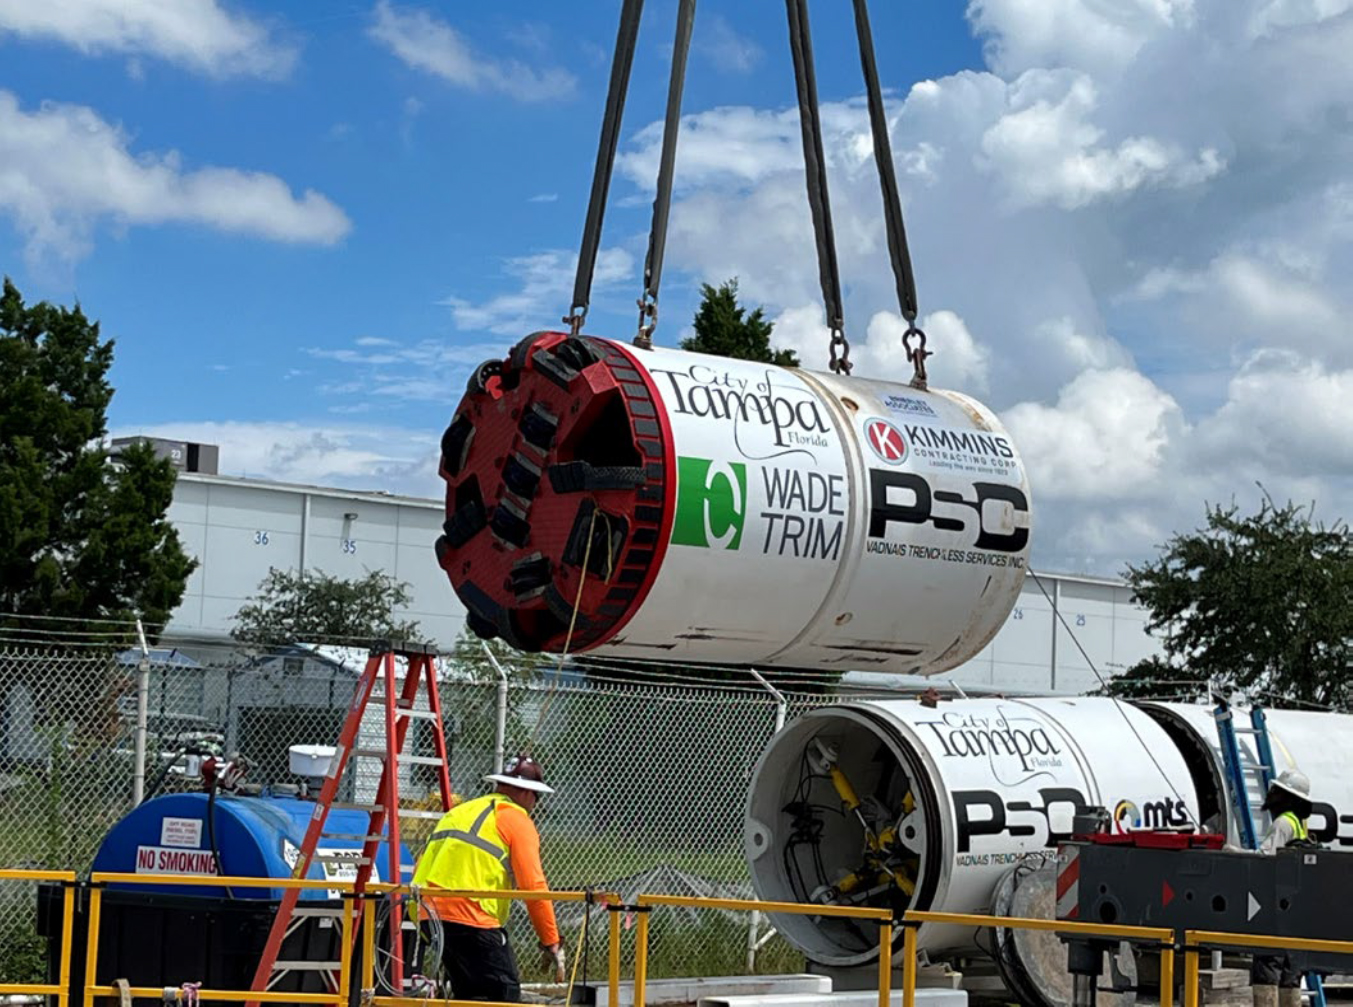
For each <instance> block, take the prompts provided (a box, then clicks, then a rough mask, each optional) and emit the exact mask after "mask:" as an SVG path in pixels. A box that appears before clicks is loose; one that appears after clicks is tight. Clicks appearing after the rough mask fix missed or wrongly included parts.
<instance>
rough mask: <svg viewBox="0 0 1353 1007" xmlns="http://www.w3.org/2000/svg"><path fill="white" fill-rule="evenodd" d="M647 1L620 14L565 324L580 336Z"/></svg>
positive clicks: (633, 0) (632, 0)
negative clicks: (571, 299) (585, 215)
mask: <svg viewBox="0 0 1353 1007" xmlns="http://www.w3.org/2000/svg"><path fill="white" fill-rule="evenodd" d="M643 9H644V2H643V0H625V5H624V7H623V8H622V9H621V11H620V27H619V29H618V30H617V31H616V36H615V56H614V58H613V59H612V60H611V83H610V87H609V89H608V90H607V93H606V111H605V114H604V115H603V116H602V120H601V137H600V139H599V141H598V143H597V163H596V167H595V168H594V169H593V172H592V194H591V196H590V197H589V199H588V203H587V219H586V221H585V223H584V224H583V241H582V247H581V248H580V249H579V250H578V271H577V275H576V276H575V278H574V281H573V301H572V303H571V304H570V305H569V309H568V314H567V315H566V316H565V317H564V319H563V321H564V323H565V324H566V325H568V327H569V332H570V333H571V334H572V335H574V336H577V335H578V333H579V332H581V331H582V327H583V323H584V322H585V321H586V320H587V308H588V305H589V304H590V302H591V300H592V276H593V273H594V272H595V271H596V265H597V250H598V249H599V248H600V246H601V227H602V220H603V218H604V217H605V216H606V195H607V193H608V192H609V191H610V188H611V170H612V169H613V168H614V167H615V150H616V146H617V144H618V143H619V142H620V121H621V119H622V118H623V116H624V112H625V93H626V91H627V90H628V89H629V80H630V68H631V66H633V64H634V44H635V40H636V39H637V38H638V36H639V20H640V17H641V15H642V14H643Z"/></svg>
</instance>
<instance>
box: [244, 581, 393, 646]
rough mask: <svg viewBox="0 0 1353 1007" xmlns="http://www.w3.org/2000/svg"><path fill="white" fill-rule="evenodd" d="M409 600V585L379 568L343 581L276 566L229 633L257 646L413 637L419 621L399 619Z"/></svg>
mask: <svg viewBox="0 0 1353 1007" xmlns="http://www.w3.org/2000/svg"><path fill="white" fill-rule="evenodd" d="M410 598H411V595H410V594H409V585H408V584H406V583H405V582H403V581H398V580H395V579H394V578H393V577H391V576H390V575H389V574H387V573H384V572H382V571H380V570H369V571H367V574H366V576H365V577H358V578H354V579H352V580H345V579H343V578H341V577H334V576H332V575H331V574H327V573H324V572H322V571H319V570H311V571H308V572H306V573H304V574H301V573H296V572H294V571H291V570H278V569H277V568H276V567H273V568H271V569H269V570H268V575H267V576H266V577H264V578H263V580H262V581H261V582H260V583H259V585H258V594H257V595H255V596H254V597H253V598H251V599H250V600H249V602H248V603H246V604H245V605H243V606H241V607H240V610H239V611H238V612H237V613H235V622H236V624H237V625H236V626H235V628H234V629H233V630H231V631H230V635H231V636H233V637H234V638H235V639H236V640H239V641H241V642H242V643H250V644H256V645H259V646H276V645H280V644H288V643H301V642H308V643H344V644H354V645H358V644H364V643H369V642H371V641H373V640H401V641H407V640H412V639H414V637H415V634H417V632H418V623H417V622H405V621H401V620H399V619H396V618H395V609H397V608H400V607H402V606H405V605H408V604H409V601H410Z"/></svg>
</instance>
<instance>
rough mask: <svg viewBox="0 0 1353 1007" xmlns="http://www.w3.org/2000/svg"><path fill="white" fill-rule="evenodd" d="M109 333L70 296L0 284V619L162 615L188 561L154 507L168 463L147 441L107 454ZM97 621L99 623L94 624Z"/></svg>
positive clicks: (155, 621)
mask: <svg viewBox="0 0 1353 1007" xmlns="http://www.w3.org/2000/svg"><path fill="white" fill-rule="evenodd" d="M112 362H113V342H112V340H102V341H101V340H100V339H99V325H98V323H97V322H92V321H90V320H89V319H88V318H86V317H85V314H84V312H83V311H81V310H80V308H79V306H76V307H75V308H64V307H60V306H58V305H52V304H48V303H46V302H43V303H40V304H34V305H31V306H26V305H25V304H24V302H23V298H22V296H21V295H20V293H19V291H18V289H17V288H16V287H15V286H14V284H13V283H11V282H10V281H9V279H8V278H6V279H5V281H4V290H3V294H2V295H0V623H4V622H9V623H13V622H15V621H17V620H15V619H9V620H6V619H5V617H6V616H7V615H8V616H23V615H43V616H57V617H60V618H65V619H70V620H75V622H72V623H68V624H67V625H70V626H72V628H79V626H80V622H81V621H85V620H88V621H90V622H91V624H92V620H106V619H113V620H125V621H127V622H131V621H132V620H134V619H135V618H136V617H140V618H141V619H143V620H144V621H145V622H146V624H147V626H148V627H154V626H159V625H162V624H163V623H164V622H165V621H167V619H168V618H169V614H170V613H171V612H172V611H173V610H174V608H176V607H177V606H178V604H179V602H180V601H181V600H182V598H183V591H184V587H185V586H186V584H187V580H188V576H189V574H191V573H192V571H193V569H194V567H195V566H196V565H197V564H196V561H195V560H192V559H190V558H189V557H188V555H187V554H186V553H185V552H184V551H183V547H182V545H181V543H180V542H179V537H178V533H177V532H176V531H175V530H174V528H173V526H171V525H170V523H169V521H168V520H167V519H166V517H165V514H166V512H167V511H168V509H169V504H170V502H171V500H172V498H173V493H174V478H175V473H174V468H173V466H172V465H171V464H170V463H169V462H168V461H165V460H160V459H157V458H156V457H155V455H154V452H153V451H152V450H151V449H150V448H149V447H144V446H138V447H133V448H131V449H129V450H127V451H124V452H122V454H121V455H119V456H118V458H117V459H116V462H115V463H114V462H110V459H109V454H108V451H107V449H106V448H105V447H104V445H103V441H104V437H105V435H106V433H107V418H106V413H107V409H108V403H109V401H110V400H111V399H112V397H113V388H112V386H111V385H110V384H109V383H108V369H109V367H110V366H111V365H112ZM105 628H106V627H105Z"/></svg>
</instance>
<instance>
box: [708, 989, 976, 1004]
mask: <svg viewBox="0 0 1353 1007" xmlns="http://www.w3.org/2000/svg"><path fill="white" fill-rule="evenodd" d="M878 1002H879V995H878V992H877V991H870V990H854V991H852V992H849V993H815V994H805V993H783V994H779V995H776V994H769V995H764V996H726V997H705V998H703V999H702V1000H700V1002H699V1005H698V1007H877V1005H878ZM889 1003H890V1004H892V1005H893V1007H902V991H901V990H893V991H892V996H891V997H890V999H889ZM916 1007H968V994H967V993H965V992H964V991H963V990H949V989H928V990H921V989H918V990H917V991H916Z"/></svg>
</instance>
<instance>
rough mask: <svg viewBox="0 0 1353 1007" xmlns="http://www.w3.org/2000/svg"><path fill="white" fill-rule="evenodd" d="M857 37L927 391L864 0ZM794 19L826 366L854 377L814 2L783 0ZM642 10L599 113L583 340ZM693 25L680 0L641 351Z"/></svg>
mask: <svg viewBox="0 0 1353 1007" xmlns="http://www.w3.org/2000/svg"><path fill="white" fill-rule="evenodd" d="M853 2H854V11H855V32H856V37H857V40H858V42H859V47H860V66H861V70H862V72H863V74H864V82H865V92H866V95H867V102H868V107H869V122H870V129H871V132H872V135H873V146H874V160H875V163H876V165H877V167H878V172H879V187H880V189H881V191H882V196H883V207H884V215H883V216H884V227H885V230H886V232H887V236H888V254H889V260H890V263H891V265H892V270H893V277H894V281H895V283H896V286H897V296H898V304H899V307H900V309H901V312H902V317H903V319H904V320H905V321H906V323H907V329H906V332H905V333H904V334H903V336H902V346H903V349H904V350H905V351H906V355H907V359H908V361H910V362H911V364H912V368H913V377H912V381H911V384H912V385H913V386H914V387H916V388H922V389H923V388H925V387H926V366H925V360H926V357H928V356H930V351H929V350H927V349H926V334H925V333H924V332H923V331H922V330H921V329H920V328H919V327H918V326H917V325H916V318H917V314H918V308H917V296H916V278H915V274H914V272H913V269H912V264H911V255H910V252H909V251H908V248H907V233H906V227H905V225H904V223H903V218H902V203H901V199H900V198H899V196H898V190H897V175H896V172H895V169H894V167H893V159H892V149H891V145H890V143H889V139H888V121H887V116H886V112H885V110H884V105H883V94H882V89H881V87H880V85H879V79H878V67H877V64H876V62H875V58H874V41H873V33H872V31H871V29H870V25H869V11H868V4H867V0H853ZM785 10H786V13H787V15H788V20H789V44H790V53H791V54H792V56H793V62H794V83H795V90H796V93H797V98H798V105H799V125H800V131H801V133H802V137H803V160H804V178H805V183H806V186H807V190H808V206H809V210H810V212H811V215H812V220H813V233H814V238H815V241H816V245H817V258H818V279H819V282H820V284H821V287H822V301H823V307H824V308H825V310H826V315H827V326H828V329H829V330H830V333H831V335H830V344H829V363H828V366H829V367H830V369H831V370H832V372H833V373H836V374H845V375H849V374H850V372H851V370H852V368H853V364H852V363H851V360H850V341H849V340H848V339H847V338H846V333H845V312H844V308H843V304H842V297H841V269H840V264H839V262H838V260H837V255H836V241H835V234H834V230H833V227H832V216H831V197H830V192H829V190H828V185H827V174H826V156H825V154H824V153H823V148H822V122H821V117H820V115H819V109H818V98H817V74H816V71H815V69H814V66H813V43H812V36H811V33H810V30H809V25H808V3H807V0H785ZM642 14H643V0H625V2H624V6H623V8H622V9H621V13H620V26H619V29H618V30H617V32H616V42H615V55H614V57H613V59H612V62H611V79H610V86H609V89H608V91H607V96H606V109H605V113H604V114H603V117H602V126H601V136H600V139H599V142H598V145H597V160H596V166H595V168H594V170H593V175H592V191H591V195H590V197H589V200H588V207H587V217H586V220H585V222H584V225H583V239H582V246H581V248H580V250H579V254H578V266H577V275H576V277H575V280H574V285H573V300H572V302H571V304H570V306H569V313H568V315H567V316H565V318H564V319H563V321H564V322H565V323H566V324H567V325H568V326H569V330H570V333H571V334H572V335H574V336H576V335H578V334H579V332H581V330H582V326H583V324H584V322H585V321H586V319H587V311H588V307H589V304H590V302H591V296H592V279H593V275H594V273H595V271H596V260H597V253H598V250H599V248H600V244H601V233H602V224H603V220H604V217H605V214H606V198H607V195H608V192H609V190H610V183H611V174H612V171H613V169H614V166H615V154H616V148H617V146H618V144H619V139H620V123H621V119H622V118H623V115H624V109H625V96H626V93H627V91H628V88H629V79H630V72H631V69H632V67H633V63H634V52H635V43H636V40H637V38H638V33H639V22H640V20H641V17H642ZM694 22H695V0H680V4H679V8H678V12H677V24H676V38H675V41H674V43H673V47H672V70H671V77H670V80H669V83H668V91H667V111H666V117H665V119H664V123H663V139H662V152H661V155H660V160H659V167H658V180H657V190H656V194H655V197H654V200H653V219H652V223H651V225H650V228H649V240H648V252H647V255H646V257H645V261H644V290H643V294H642V296H641V297H640V299H639V302H638V307H639V324H638V331H637V333H636V334H635V337H634V344H635V345H636V346H639V347H642V348H645V349H649V348H651V347H652V345H653V330H654V328H655V327H656V326H657V320H658V288H659V285H660V283H661V280H662V265H663V255H664V252H665V249H666V243H667V224H668V218H669V216H670V211H671V204H672V182H673V176H674V174H675V164H676V146H677V137H678V132H679V129H680V123H681V98H682V92H683V89H684V85H685V76H686V63H687V57H688V55H689V52H690V42H691V34H692V31H693V27H694Z"/></svg>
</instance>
